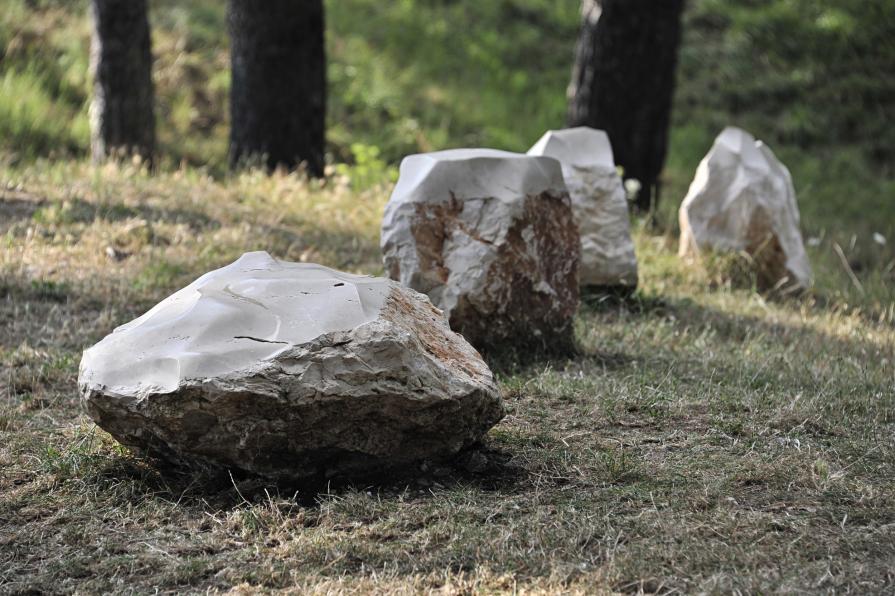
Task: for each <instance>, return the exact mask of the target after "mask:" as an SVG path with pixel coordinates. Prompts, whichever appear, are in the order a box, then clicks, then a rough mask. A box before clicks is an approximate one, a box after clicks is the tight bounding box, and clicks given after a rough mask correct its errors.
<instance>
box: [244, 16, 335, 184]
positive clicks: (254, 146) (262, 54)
mask: <svg viewBox="0 0 895 596" xmlns="http://www.w3.org/2000/svg"><path fill="white" fill-rule="evenodd" d="M227 21H228V25H229V29H230V61H231V69H232V80H231V87H230V117H231V128H230V166H231V167H238V166H239V165H242V164H243V163H246V162H249V163H251V162H252V161H253V160H257V159H259V158H263V160H264V162H263V163H264V164H265V165H266V166H267V168H268V169H273V168H276V167H278V166H285V167H286V168H289V169H292V168H294V167H296V166H297V165H299V164H301V163H304V164H305V167H306V168H307V171H308V173H309V174H310V175H313V176H321V175H322V174H323V153H324V143H325V136H324V135H325V125H326V54H325V49H324V45H323V27H324V24H323V2H322V0H265V1H264V2H258V1H257V0H229V2H228V15H227Z"/></svg>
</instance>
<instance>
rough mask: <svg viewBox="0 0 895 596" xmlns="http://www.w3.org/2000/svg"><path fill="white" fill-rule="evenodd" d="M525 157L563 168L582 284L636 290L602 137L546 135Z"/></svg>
mask: <svg viewBox="0 0 895 596" xmlns="http://www.w3.org/2000/svg"><path fill="white" fill-rule="evenodd" d="M528 154H529V155H545V156H548V157H553V158H555V159H557V160H559V162H560V163H561V164H562V173H563V177H564V178H565V182H566V186H567V187H568V189H569V195H570V196H571V198H572V211H573V212H574V214H575V221H576V223H577V224H578V231H579V233H580V235H581V270H580V279H581V285H582V286H619V285H621V286H635V285H637V257H636V255H635V253H634V242H633V240H632V239H631V224H630V221H629V216H628V202H627V200H626V199H625V191H624V187H623V186H622V180H621V177H620V176H619V175H618V172H617V171H616V168H615V161H614V159H613V156H612V145H611V144H610V143H609V137H608V136H607V135H606V133H605V132H604V131H602V130H595V129H593V128H588V127H585V126H581V127H577V128H567V129H563V130H550V131H547V132H546V133H545V134H544V136H542V137H541V138H540V140H538V142H537V143H535V144H534V146H532V148H531V149H529V150H528Z"/></svg>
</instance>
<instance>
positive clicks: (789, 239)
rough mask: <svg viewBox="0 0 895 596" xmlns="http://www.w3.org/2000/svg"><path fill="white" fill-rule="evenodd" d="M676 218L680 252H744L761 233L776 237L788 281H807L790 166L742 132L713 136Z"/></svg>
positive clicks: (731, 129) (808, 268)
mask: <svg viewBox="0 0 895 596" xmlns="http://www.w3.org/2000/svg"><path fill="white" fill-rule="evenodd" d="M679 219H680V225H681V241H680V254H681V255H682V256H683V255H687V254H696V253H698V252H699V251H700V250H701V249H703V248H711V249H714V250H721V251H741V250H746V249H747V247H748V245H749V242H750V240H751V239H752V237H754V236H755V235H756V234H757V233H758V232H759V231H760V232H761V233H762V234H772V235H773V236H774V237H776V239H777V242H778V243H779V244H780V247H781V248H782V250H783V253H784V255H785V258H786V263H785V267H786V269H787V270H788V273H789V275H790V276H791V277H792V280H791V281H793V282H795V283H796V284H798V285H800V286H803V287H807V286H808V285H810V284H811V266H810V265H809V263H808V257H807V255H806V253H805V248H804V245H803V243H802V234H801V231H800V230H799V209H798V205H797V204H796V193H795V189H794V187H793V183H792V177H791V176H790V173H789V170H788V169H787V168H786V166H784V165H783V164H782V163H781V162H780V161H779V160H778V159H777V158H776V156H775V155H774V153H773V152H772V151H771V149H770V148H769V147H768V146H767V145H765V144H764V143H763V142H761V141H756V140H755V138H754V137H753V136H752V135H750V134H749V133H748V132H746V131H744V130H741V129H739V128H736V127H733V126H731V127H728V128H725V129H724V131H723V132H722V133H721V134H720V135H718V137H717V138H716V139H715V143H714V144H713V145H712V148H711V150H710V151H709V153H708V154H707V155H706V156H705V158H704V159H703V160H702V162H701V163H700V164H699V168H698V169H697V170H696V176H695V178H694V179H693V182H692V183H691V185H690V190H689V192H688V193H687V196H686V198H685V199H684V201H683V203H682V204H681V208H680V212H679ZM756 228H760V230H757V229H756Z"/></svg>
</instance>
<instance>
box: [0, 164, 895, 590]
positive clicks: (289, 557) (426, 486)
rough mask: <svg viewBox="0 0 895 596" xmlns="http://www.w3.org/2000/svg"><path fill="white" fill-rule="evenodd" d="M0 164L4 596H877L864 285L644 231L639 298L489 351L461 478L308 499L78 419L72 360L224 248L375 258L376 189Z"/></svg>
mask: <svg viewBox="0 0 895 596" xmlns="http://www.w3.org/2000/svg"><path fill="white" fill-rule="evenodd" d="M6 176H7V179H6V180H3V181H0V182H2V183H3V185H4V188H5V190H2V191H0V195H2V200H0V234H3V236H2V237H0V247H2V248H0V325H2V326H0V593H43V592H46V593H71V592H80V593H98V592H137V593H146V592H153V591H155V590H159V591H161V592H168V593H175V592H176V593H181V592H206V591H212V592H217V591H221V592H226V591H232V592H234V593H254V592H256V591H259V590H271V591H277V590H285V591H292V592H295V593H332V592H349V593H350V592H354V593H363V594H367V593H377V592H378V593H418V592H423V591H441V592H443V593H471V592H486V593H495V592H521V593H555V592H560V591H564V592H568V593H599V592H630V593H638V592H658V593H670V592H674V591H681V592H712V593H719V592H731V591H739V592H787V593H789V592H855V593H868V592H891V591H892V590H893V589H895V571H893V565H892V563H893V561H895V472H893V470H892V461H893V459H895V439H893V436H895V308H893V307H892V306H891V303H888V302H885V301H884V300H881V299H880V298H879V296H885V294H877V297H875V298H873V301H869V302H867V303H859V304H854V303H849V304H847V303H846V302H845V301H843V300H840V299H838V298H837V297H836V294H835V293H834V292H832V291H831V292H827V293H820V292H818V293H815V294H812V295H808V296H805V297H802V298H799V299H794V300H790V301H785V302H774V301H768V300H765V299H762V298H761V297H760V296H759V295H757V294H755V293H753V292H751V291H748V290H736V289H731V288H729V287H725V286H724V284H723V283H721V284H720V285H719V284H718V283H712V282H716V281H717V280H713V279H710V275H711V274H709V273H705V272H700V271H694V270H690V269H687V268H685V267H683V266H682V265H681V264H680V263H678V261H677V259H676V257H675V256H674V246H673V242H670V239H668V238H662V237H654V236H649V235H647V234H645V233H639V235H638V251H639V255H640V258H641V262H642V287H641V289H640V291H639V292H638V294H637V295H636V297H635V299H634V300H633V301H631V302H628V303H625V304H621V305H619V304H608V303H603V304H589V305H585V306H583V307H582V311H581V315H580V318H579V321H578V329H577V331H578V337H579V339H580V342H581V344H582V347H583V353H582V354H581V355H580V356H579V357H577V358H575V359H572V360H568V361H551V362H547V361H544V362H539V363H536V364H534V365H530V366H528V367H514V366H512V365H503V366H502V367H501V368H500V369H499V374H500V379H501V384H502V387H503V391H504V396H505V400H506V403H507V406H508V409H509V415H508V416H507V418H506V419H505V420H504V421H503V422H502V423H500V424H499V425H498V426H497V427H496V428H495V429H494V430H493V431H492V432H491V433H490V435H489V437H488V439H487V442H486V444H485V445H484V446H483V447H482V449H480V450H478V451H476V452H473V453H468V454H465V455H464V456H463V457H462V458H459V459H458V461H457V462H456V464H455V465H453V466H450V467H446V468H443V469H436V470H428V471H426V472H420V473H419V474H417V475H415V476H413V477H410V478H408V479H405V480H404V481H401V482H392V483H388V484H384V485H381V486H354V487H342V488H338V489H335V488H334V489H332V490H330V491H328V492H327V493H326V494H314V493H307V492H303V491H302V490H301V487H297V489H296V488H295V487H291V488H288V489H287V488H285V487H280V488H279V489H277V488H274V487H265V486H261V485H258V484H257V483H256V482H253V481H252V480H250V479H242V480H240V479H238V478H237V479H236V480H235V481H234V482H231V480H230V478H223V479H222V478H193V477H186V476H184V475H182V474H178V473H177V472H172V471H160V470H158V469H157V468H155V467H154V466H153V465H152V462H147V461H144V460H142V459H140V458H137V457H134V456H133V455H132V454H130V453H129V452H127V451H126V450H124V449H122V448H121V447H119V446H117V445H116V444H115V442H114V441H112V440H111V439H110V438H109V437H108V436H107V435H106V434H104V433H103V432H102V431H100V430H99V429H97V428H96V427H95V426H94V425H93V424H92V423H91V422H90V421H89V419H88V418H87V417H86V416H85V415H84V413H83V410H82V408H81V406H80V404H79V402H78V396H77V393H76V387H75V380H76V377H77V365H78V361H79V358H80V352H81V350H82V349H83V348H84V347H86V346H88V345H90V344H91V343H93V342H95V341H97V340H99V339H100V338H101V337H102V336H103V335H104V334H106V333H108V332H109V331H110V330H111V329H112V328H113V327H114V326H115V325H118V324H120V323H122V322H125V321H127V320H129V319H131V318H133V317H134V316H137V315H138V314H140V313H141V312H143V311H144V310H145V309H146V308H148V307H149V306H151V305H152V304H153V303H154V302H155V301H157V300H159V299H161V298H162V297H164V296H165V295H166V294H167V293H169V292H170V291H171V290H173V289H175V288H177V287H178V286H181V285H182V284H184V283H186V282H188V281H189V280H191V279H192V278H194V277H195V276H196V275H197V274H199V273H201V272H204V271H206V270H208V269H210V268H212V267H214V266H218V265H221V264H224V263H226V262H228V261H230V260H232V259H233V258H235V257H236V256H237V255H238V254H239V253H241V252H242V251H244V250H249V249H260V248H263V249H267V250H269V251H270V252H272V253H274V254H276V255H278V256H281V257H285V258H289V259H293V260H300V259H303V260H312V261H317V262H321V263H324V264H327V265H331V266H337V267H340V268H343V269H347V270H352V271H364V272H372V273H376V272H380V271H381V265H380V262H379V257H378V248H377V237H378V234H377V224H378V219H379V216H380V213H381V208H382V205H383V202H384V199H385V196H386V194H387V191H386V189H378V190H371V191H368V192H365V193H360V194H358V193H355V192H353V191H351V190H349V188H350V187H349V185H348V184H347V182H346V181H339V180H336V179H330V180H329V181H328V182H327V183H326V185H325V186H324V187H317V186H313V185H308V184H307V183H305V182H304V181H302V180H300V179H299V178H297V177H295V176H274V177H272V178H267V177H264V176H258V175H252V174H247V175H245V176H243V177H239V178H233V179H228V180H226V181H223V182H216V181H214V180H212V179H210V178H208V177H206V176H203V175H202V174H201V173H199V172H196V171H192V170H188V171H183V172H178V173H171V174H161V175H159V176H155V177H151V176H148V175H146V173H145V172H143V171H141V170H140V168H139V167H135V166H133V167H132V166H127V167H116V166H108V167H107V168H105V169H101V170H93V169H91V168H89V167H88V166H85V165H83V164H79V163H61V164H55V165H52V166H49V165H46V164H43V165H38V166H33V167H28V168H25V169H22V170H16V171H8V172H7V174H6ZM814 256H815V257H816V254H815V255H814ZM834 265H835V263H834ZM879 275H880V277H879V278H880V280H882V281H881V282H880V283H882V284H885V283H891V281H886V280H888V279H889V278H887V277H885V275H886V273H885V272H881V273H880V274H879ZM710 286H714V289H711V290H710V289H707V288H709V287H710ZM889 288H891V286H889ZM889 295H891V294H889Z"/></svg>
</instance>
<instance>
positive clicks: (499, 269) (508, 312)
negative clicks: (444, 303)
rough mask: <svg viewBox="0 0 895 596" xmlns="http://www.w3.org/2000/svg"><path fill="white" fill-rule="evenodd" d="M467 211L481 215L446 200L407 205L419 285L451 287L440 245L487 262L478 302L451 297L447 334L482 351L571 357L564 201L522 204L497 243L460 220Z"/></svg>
mask: <svg viewBox="0 0 895 596" xmlns="http://www.w3.org/2000/svg"><path fill="white" fill-rule="evenodd" d="M492 200H496V199H485V203H487V201H492ZM473 205H477V206H479V205H480V206H481V208H482V209H485V208H486V205H485V204H483V202H482V201H480V200H476V201H459V200H457V199H456V198H454V197H452V198H451V200H450V201H448V202H446V203H439V204H427V203H417V204H416V205H414V207H415V215H416V219H415V221H414V223H413V224H412V227H411V232H412V235H413V238H414V241H415V250H416V254H417V258H418V261H419V267H420V270H421V273H422V275H423V276H424V277H426V278H428V279H431V275H430V274H431V273H434V274H435V276H437V279H438V281H440V283H441V284H450V283H451V280H450V275H451V271H450V270H449V269H448V268H447V267H446V266H445V261H446V257H447V255H446V254H445V243H446V240H447V239H449V238H451V237H452V236H453V235H454V234H463V235H465V236H467V237H468V238H469V239H470V240H471V241H476V242H481V243H484V244H488V245H489V251H491V252H492V253H493V254H494V256H495V258H494V259H493V260H492V261H491V262H490V263H489V264H488V268H487V270H486V271H485V273H484V278H485V279H486V280H487V282H486V283H485V285H484V287H483V288H481V294H480V295H475V296H472V295H463V294H461V295H460V296H459V299H458V301H457V304H456V306H455V307H454V308H453V309H451V311H450V313H449V317H450V323H451V327H452V328H453V329H455V330H456V331H459V332H460V333H462V334H463V335H464V337H466V339H468V340H469V341H470V342H471V343H472V344H473V345H475V346H477V347H479V348H480V349H484V350H486V351H487V350H491V349H498V348H501V347H506V346H507V345H511V346H514V347H518V348H539V349H548V350H560V351H565V350H568V349H571V346H572V345H573V339H572V336H573V331H572V321H573V318H574V315H575V312H576V310H577V307H578V297H579V295H578V262H579V255H580V242H579V238H578V231H577V227H576V225H575V223H574V220H573V215H572V210H571V205H570V200H569V198H568V195H567V194H566V193H557V192H543V193H540V194H537V195H531V196H526V197H525V198H524V200H523V201H522V209H521V213H518V214H517V216H516V218H515V219H514V220H513V221H512V222H511V223H510V224H509V227H508V228H507V230H506V233H505V234H504V235H503V237H502V238H499V239H488V238H484V237H483V234H482V233H480V231H479V230H476V229H474V228H471V227H470V226H469V224H468V223H466V222H469V221H470V219H473V220H475V218H469V217H466V218H461V215H462V214H463V213H464V209H469V208H472V207H473ZM467 215H468V214H467ZM456 273H458V274H461V275H462V272H456ZM433 281H434V280H433Z"/></svg>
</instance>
